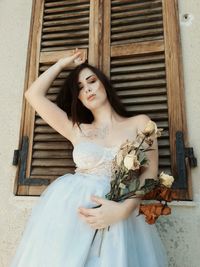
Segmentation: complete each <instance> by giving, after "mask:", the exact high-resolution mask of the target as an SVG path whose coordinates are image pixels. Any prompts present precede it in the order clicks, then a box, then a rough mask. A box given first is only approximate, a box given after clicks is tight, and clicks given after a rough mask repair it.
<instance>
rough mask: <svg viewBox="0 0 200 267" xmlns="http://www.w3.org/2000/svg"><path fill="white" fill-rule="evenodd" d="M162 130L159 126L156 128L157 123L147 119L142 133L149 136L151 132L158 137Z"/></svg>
mask: <svg viewBox="0 0 200 267" xmlns="http://www.w3.org/2000/svg"><path fill="white" fill-rule="evenodd" d="M162 130H163V129H161V128H159V129H158V127H157V124H156V123H155V122H154V121H152V120H149V122H148V123H147V126H146V127H145V129H144V130H143V131H142V133H143V134H144V135H145V136H147V137H148V136H151V135H152V134H155V135H156V137H160V136H161V131H162Z"/></svg>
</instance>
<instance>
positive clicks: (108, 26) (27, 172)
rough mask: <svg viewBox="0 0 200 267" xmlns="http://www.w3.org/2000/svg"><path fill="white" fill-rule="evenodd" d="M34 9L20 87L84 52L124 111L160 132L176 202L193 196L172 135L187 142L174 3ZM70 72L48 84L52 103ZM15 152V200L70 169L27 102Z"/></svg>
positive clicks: (49, 4)
mask: <svg viewBox="0 0 200 267" xmlns="http://www.w3.org/2000/svg"><path fill="white" fill-rule="evenodd" d="M32 10H33V12H32V21H31V30H30V41H29V51H28V58H27V70H26V72H27V73H26V81H25V90H26V88H28V87H29V86H30V84H31V83H32V82H33V81H34V80H35V79H36V78H37V77H38V76H39V75H40V74H41V73H42V72H43V71H45V70H46V69H47V68H48V67H49V66H50V65H51V64H53V63H55V62H56V61H57V60H58V59H59V58H60V57H62V56H64V55H67V54H70V53H72V49H74V48H75V47H79V48H80V49H83V50H84V51H85V53H86V55H87V56H88V62H89V63H90V64H92V65H95V66H97V67H99V68H100V69H102V70H103V71H104V72H105V73H106V74H107V76H108V77H110V79H111V81H112V83H113V85H114V88H115V89H116V91H117V94H118V95H119V96H120V98H121V99H122V102H123V103H124V105H125V106H126V107H127V109H128V110H129V112H130V114H132V115H136V114H141V113H145V114H147V115H149V116H150V117H151V118H152V119H153V120H154V121H156V123H157V124H158V126H159V127H162V128H164V130H165V132H164V134H163V136H162V137H161V138H160V139H159V140H158V142H159V155H160V158H159V159H160V160H159V162H160V163H159V171H162V170H164V171H166V172H168V173H169V174H170V173H172V174H173V175H174V176H175V178H176V183H175V186H174V190H175V191H176V192H177V194H178V199H181V200H186V199H192V192H191V177H190V168H189V161H186V160H185V155H182V154H181V153H182V152H181V153H180V149H179V148H180V145H179V146H177V138H178V140H179V141H181V142H178V143H179V144H180V143H181V144H183V145H185V146H187V145H188V143H187V129H186V120H185V114H184V93H183V78H182V68H181V62H180V40H179V29H178V15H177V1H176V0H170V1H164V0H163V1H162V0H134V1H130V0H112V1H111V0H107V1H102V0H91V1H89V0H75V1H69V0H68V1H61V0H60V1H55V0H42V1H41V0H34V1H33V9H32ZM72 68H73V66H72V67H70V68H69V69H67V70H65V71H63V72H62V73H60V75H59V76H58V77H57V79H56V80H55V81H54V83H53V84H52V86H51V88H50V89H49V91H48V94H47V97H48V98H49V99H50V100H51V101H54V100H55V97H56V95H57V93H58V90H59V88H60V85H61V84H62V82H63V79H64V78H65V77H66V75H67V74H68V72H69V71H70V70H71V69H72ZM181 133H183V135H184V136H183V138H182V139H181ZM177 134H178V135H177ZM19 147H20V149H19V150H15V154H14V160H13V164H14V165H18V168H17V173H16V179H15V193H16V194H18V195H40V194H41V192H42V191H43V190H44V189H45V188H46V186H47V185H48V184H49V183H50V182H52V181H53V180H54V179H56V178H57V177H58V176H61V175H62V174H65V173H68V172H72V173H73V171H74V163H73V160H72V145H71V143H70V142H69V141H67V140H66V139H65V138H64V137H63V136H61V135H60V134H58V133H57V132H55V130H53V129H52V128H51V127H50V126H49V125H48V124H46V123H45V121H43V120H42V118H40V116H39V115H38V114H37V113H36V114H35V112H34V110H33V109H32V108H31V106H30V105H29V104H28V103H27V102H26V101H24V105H23V111H22V120H21V130H20V142H19ZM177 154H181V158H182V163H181V164H186V166H183V165H181V164H180V162H178V161H179V159H177ZM177 166H178V167H177ZM184 168H185V169H184ZM179 170H186V171H187V176H184V175H183V176H182V175H181V173H180V171H179ZM183 174H185V173H184V172H183Z"/></svg>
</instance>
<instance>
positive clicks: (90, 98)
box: [87, 95, 95, 101]
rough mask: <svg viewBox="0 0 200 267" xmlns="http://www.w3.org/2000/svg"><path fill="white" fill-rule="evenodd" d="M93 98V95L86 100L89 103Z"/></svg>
mask: <svg viewBox="0 0 200 267" xmlns="http://www.w3.org/2000/svg"><path fill="white" fill-rule="evenodd" d="M94 97H95V95H91V96H89V97H88V99H87V100H89V101H90V100H92V99H93V98H94Z"/></svg>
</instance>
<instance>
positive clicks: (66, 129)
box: [24, 50, 83, 141]
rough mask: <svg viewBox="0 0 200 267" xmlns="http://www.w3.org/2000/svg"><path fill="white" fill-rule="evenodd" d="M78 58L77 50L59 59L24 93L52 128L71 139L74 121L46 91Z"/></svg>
mask: <svg viewBox="0 0 200 267" xmlns="http://www.w3.org/2000/svg"><path fill="white" fill-rule="evenodd" d="M77 58H81V52H79V51H78V52H77V50H76V51H75V52H74V54H73V55H72V56H68V57H65V58H61V59H59V60H58V61H57V62H56V63H55V64H54V65H52V66H51V67H50V68H48V69H47V70H46V71H45V72H44V73H42V74H41V75H40V76H39V77H38V78H37V79H36V80H35V81H34V82H33V83H32V85H31V86H30V87H29V88H28V90H27V91H26V92H25V94H24V95H25V98H26V99H27V101H28V102H29V104H30V105H31V106H32V107H33V109H34V110H36V111H37V113H38V114H39V115H40V116H41V117H42V118H43V119H44V120H45V121H46V122H47V123H48V124H49V125H50V126H51V127H52V128H54V129H55V130H56V131H57V132H59V133H60V134H61V135H63V136H64V137H66V138H67V139H69V140H70V141H72V138H73V136H74V132H73V124H72V121H71V120H69V118H68V116H67V114H66V113H65V112H64V111H63V110H62V109H60V108H59V107H58V106H57V105H56V104H54V103H53V102H52V101H50V100H49V99H48V98H47V97H46V93H47V91H48V89H49V88H50V86H51V84H52V83H53V81H54V80H55V78H56V77H57V76H58V74H59V73H60V72H61V71H62V69H63V68H65V67H67V66H68V65H69V64H71V63H72V62H73V61H74V60H75V59H77ZM82 62H83V59H81V60H80V61H79V64H81V63H82ZM76 64H77V63H76ZM77 65H78V64H77Z"/></svg>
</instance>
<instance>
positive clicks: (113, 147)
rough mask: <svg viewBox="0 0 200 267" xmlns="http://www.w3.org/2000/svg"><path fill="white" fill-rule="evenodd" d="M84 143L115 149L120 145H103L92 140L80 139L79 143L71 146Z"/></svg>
mask: <svg viewBox="0 0 200 267" xmlns="http://www.w3.org/2000/svg"><path fill="white" fill-rule="evenodd" d="M84 143H86V144H93V145H95V146H98V147H101V148H104V149H110V150H112V149H117V148H119V147H120V146H121V145H116V146H105V145H101V144H98V143H95V142H92V141H80V142H79V143H77V144H75V145H73V147H74V148H75V147H77V146H79V145H81V144H84Z"/></svg>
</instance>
